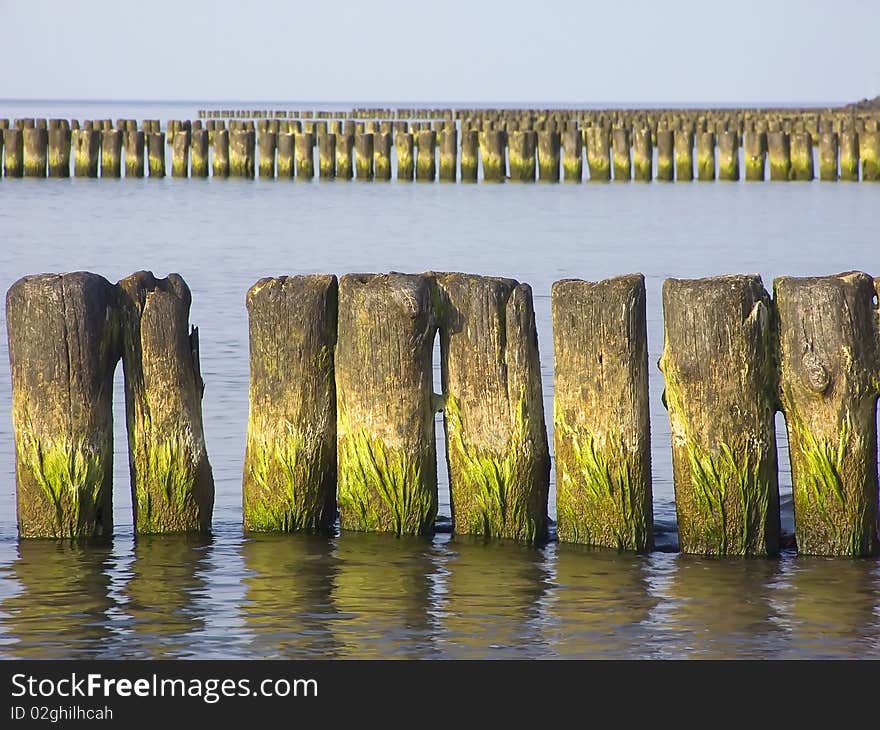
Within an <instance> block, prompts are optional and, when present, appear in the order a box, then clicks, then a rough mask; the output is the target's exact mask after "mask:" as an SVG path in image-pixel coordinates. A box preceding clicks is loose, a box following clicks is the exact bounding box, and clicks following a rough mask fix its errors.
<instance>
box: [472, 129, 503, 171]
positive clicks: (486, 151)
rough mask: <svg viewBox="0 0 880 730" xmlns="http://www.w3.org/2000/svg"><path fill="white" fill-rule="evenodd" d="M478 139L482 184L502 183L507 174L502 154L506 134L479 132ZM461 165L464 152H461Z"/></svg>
mask: <svg viewBox="0 0 880 730" xmlns="http://www.w3.org/2000/svg"><path fill="white" fill-rule="evenodd" d="M479 138H480V159H481V160H482V162H483V182H504V178H505V177H506V174H507V160H506V159H505V154H504V151H505V150H504V148H505V147H506V146H507V133H506V132H503V131H501V130H497V129H492V130H485V131H482V132H480V135H479ZM462 139H463V138H462ZM462 164H464V151H462Z"/></svg>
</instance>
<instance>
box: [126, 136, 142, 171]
mask: <svg viewBox="0 0 880 730" xmlns="http://www.w3.org/2000/svg"><path fill="white" fill-rule="evenodd" d="M144 140H145V137H144V133H143V132H139V131H138V130H134V131H131V132H126V133H125V176H126V177H143V176H144Z"/></svg>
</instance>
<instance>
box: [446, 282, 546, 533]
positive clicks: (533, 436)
mask: <svg viewBox="0 0 880 730" xmlns="http://www.w3.org/2000/svg"><path fill="white" fill-rule="evenodd" d="M437 284H438V288H439V291H440V301H441V303H442V311H443V317H442V320H441V325H440V352H441V370H442V380H443V397H444V405H443V419H444V424H445V427H446V444H447V445H446V459H447V463H448V465H449V485H450V499H451V503H452V519H453V523H454V529H455V531H456V532H457V533H464V534H474V535H482V536H484V537H502V538H513V539H517V540H524V541H527V542H539V543H540V542H542V541H543V540H544V539H545V537H546V530H547V494H548V491H549V479H550V456H549V449H548V446H547V432H546V429H545V425H544V406H543V400H542V395H541V365H540V361H539V357H538V338H537V330H536V327H535V315H534V309H533V306H532V292H531V288H530V287H529V286H528V284H520V283H518V282H516V281H514V280H512V279H500V278H492V277H483V276H474V275H470V274H454V273H450V274H438V275H437Z"/></svg>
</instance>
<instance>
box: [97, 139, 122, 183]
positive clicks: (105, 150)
mask: <svg viewBox="0 0 880 730" xmlns="http://www.w3.org/2000/svg"><path fill="white" fill-rule="evenodd" d="M101 177H122V132H120V131H119V130H118V129H105V130H103V131H102V132H101Z"/></svg>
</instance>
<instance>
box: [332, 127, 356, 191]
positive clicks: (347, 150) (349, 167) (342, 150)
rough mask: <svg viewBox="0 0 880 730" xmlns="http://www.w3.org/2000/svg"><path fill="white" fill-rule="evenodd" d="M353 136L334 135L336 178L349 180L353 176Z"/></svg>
mask: <svg viewBox="0 0 880 730" xmlns="http://www.w3.org/2000/svg"><path fill="white" fill-rule="evenodd" d="M353 149H354V135H353V134H349V133H347V132H344V133H340V134H337V135H336V177H337V178H340V179H342V180H351V178H352V177H353V175H354V160H353V159H352V150H353Z"/></svg>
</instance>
